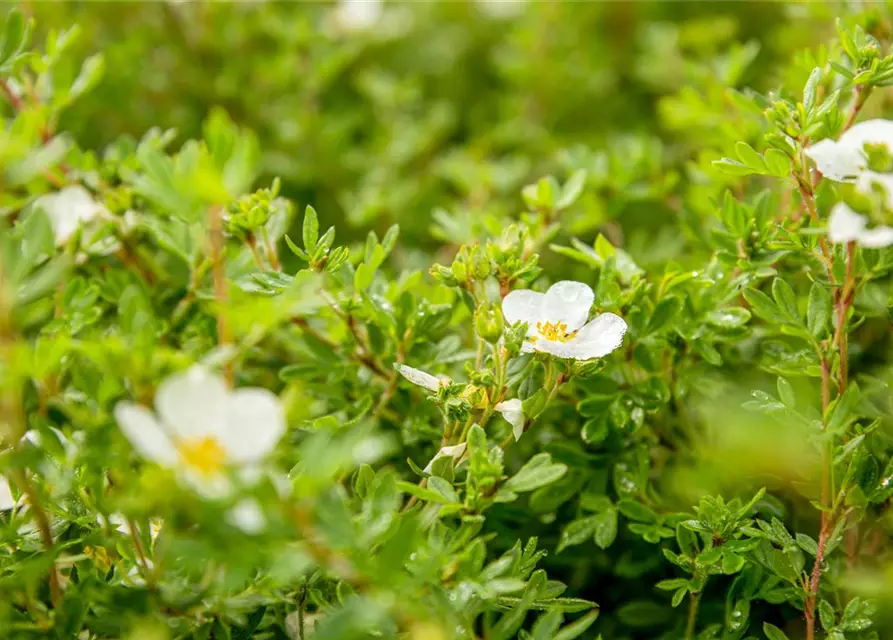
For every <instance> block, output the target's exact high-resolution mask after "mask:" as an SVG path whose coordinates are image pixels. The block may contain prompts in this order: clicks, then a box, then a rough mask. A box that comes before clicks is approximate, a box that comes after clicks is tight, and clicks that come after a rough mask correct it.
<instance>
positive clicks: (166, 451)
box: [115, 401, 177, 467]
mask: <svg viewBox="0 0 893 640" xmlns="http://www.w3.org/2000/svg"><path fill="white" fill-rule="evenodd" d="M115 420H117V422H118V426H119V427H120V428H121V431H122V432H123V433H124V435H125V436H126V437H127V439H128V440H130V444H131V445H133V448H134V449H136V451H137V453H139V454H140V455H141V456H142V457H144V458H146V459H147V460H151V461H153V462H157V463H158V464H161V465H165V466H169V467H170V466H174V465H176V464H177V450H176V449H175V448H174V443H173V442H171V439H170V438H169V437H168V436H167V434H166V433H165V432H164V430H163V429H162V428H161V425H160V424H158V420H156V419H155V416H154V415H153V414H152V412H151V411H149V410H148V409H146V408H145V407H144V406H142V405H138V404H135V403H133V402H127V401H123V402H119V403H118V404H117V405H115Z"/></svg>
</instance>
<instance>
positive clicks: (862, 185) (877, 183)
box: [856, 171, 893, 209]
mask: <svg viewBox="0 0 893 640" xmlns="http://www.w3.org/2000/svg"><path fill="white" fill-rule="evenodd" d="M878 187H880V188H881V189H882V190H883V191H884V193H885V195H886V196H887V197H886V202H887V207H888V208H890V209H893V175H891V174H889V173H875V172H874V171H865V172H864V173H862V174H860V175H859V179H858V180H857V181H856V188H857V189H858V190H859V191H860V192H862V193H868V194H870V193H871V192H873V191H875V190H876V189H877V188H878Z"/></svg>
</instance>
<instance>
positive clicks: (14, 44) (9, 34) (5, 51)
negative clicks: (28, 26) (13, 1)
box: [0, 8, 25, 65]
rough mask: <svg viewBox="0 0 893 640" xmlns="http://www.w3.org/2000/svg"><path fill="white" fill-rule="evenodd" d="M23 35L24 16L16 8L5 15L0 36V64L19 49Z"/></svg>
mask: <svg viewBox="0 0 893 640" xmlns="http://www.w3.org/2000/svg"><path fill="white" fill-rule="evenodd" d="M24 37H25V16H24V15H22V12H21V11H19V10H18V9H16V8H13V9H12V10H11V11H10V12H9V13H8V14H7V15H6V22H5V23H4V24H3V35H2V36H0V65H2V64H3V63H4V62H6V61H7V60H9V59H10V58H11V57H12V55H13V54H14V53H15V52H16V51H18V50H19V49H20V47H21V46H22V44H23V40H24Z"/></svg>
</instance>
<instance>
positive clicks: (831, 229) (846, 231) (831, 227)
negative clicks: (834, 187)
mask: <svg viewBox="0 0 893 640" xmlns="http://www.w3.org/2000/svg"><path fill="white" fill-rule="evenodd" d="M867 225H868V218H866V217H865V216H862V215H859V214H858V213H856V212H855V211H853V210H852V209H850V207H849V205H847V204H846V203H845V202H838V203H837V204H836V205H834V207H833V208H832V209H831V214H830V215H829V216H828V239H829V240H830V241H831V242H833V243H835V244H839V243H846V242H851V241H853V240H858V239H859V236H860V235H861V234H862V232H863V231H864V230H865V227H866V226H867Z"/></svg>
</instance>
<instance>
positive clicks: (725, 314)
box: [707, 307, 750, 329]
mask: <svg viewBox="0 0 893 640" xmlns="http://www.w3.org/2000/svg"><path fill="white" fill-rule="evenodd" d="M748 321H750V311H748V310H747V309H744V308H742V307H729V308H728V309H717V310H716V311H711V312H710V313H708V314H707V322H708V323H709V324H711V325H713V326H714V327H719V328H720V329H737V328H738V327H743V326H744V325H745V324H747V323H748Z"/></svg>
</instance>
